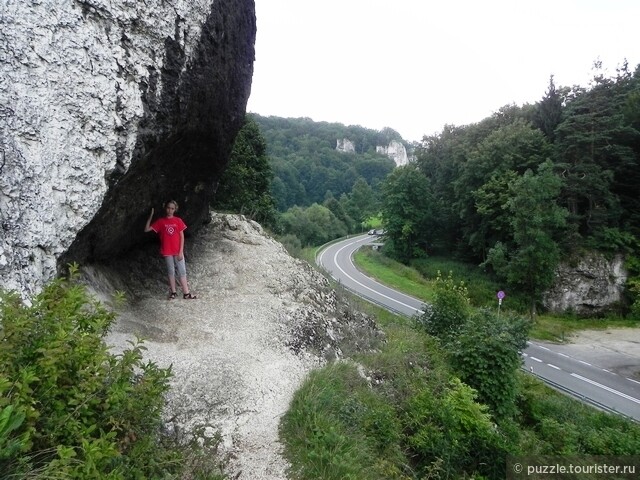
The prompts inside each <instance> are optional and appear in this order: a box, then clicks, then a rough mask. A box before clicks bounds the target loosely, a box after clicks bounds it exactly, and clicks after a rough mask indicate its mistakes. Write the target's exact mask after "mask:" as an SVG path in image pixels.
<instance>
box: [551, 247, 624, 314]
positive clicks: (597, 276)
mask: <svg viewBox="0 0 640 480" xmlns="http://www.w3.org/2000/svg"><path fill="white" fill-rule="evenodd" d="M626 281H627V272H626V270H625V268H624V258H623V257H622V256H621V255H616V256H615V257H613V258H611V259H608V258H606V257H605V256H603V255H601V254H596V253H590V254H587V255H584V256H582V257H581V258H579V259H576V260H575V261H572V262H568V263H564V264H562V265H561V266H560V267H559V268H558V270H557V272H556V279H555V282H554V287H553V288H552V289H550V290H549V291H548V292H547V293H546V294H545V296H544V300H543V304H544V306H545V308H547V309H549V310H551V311H553V312H566V311H572V312H575V313H576V314H578V315H585V316H586V315H589V316H593V315H598V314H603V313H606V312H607V311H609V310H611V308H612V307H613V306H614V305H616V304H619V303H620V302H622V301H623V292H624V285H625V282H626Z"/></svg>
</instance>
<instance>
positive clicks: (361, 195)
mask: <svg viewBox="0 0 640 480" xmlns="http://www.w3.org/2000/svg"><path fill="white" fill-rule="evenodd" d="M347 198H348V201H347V210H348V212H349V216H351V218H353V219H355V220H356V221H357V222H359V223H362V222H364V221H365V220H367V219H368V218H369V217H371V216H372V215H375V214H377V213H378V206H377V204H376V203H377V202H376V200H375V196H374V194H373V190H372V189H371V187H370V186H369V184H368V183H367V182H366V181H365V179H364V178H362V177H360V178H358V180H356V183H354V184H353V188H352V189H351V193H350V194H349V195H348V197H347Z"/></svg>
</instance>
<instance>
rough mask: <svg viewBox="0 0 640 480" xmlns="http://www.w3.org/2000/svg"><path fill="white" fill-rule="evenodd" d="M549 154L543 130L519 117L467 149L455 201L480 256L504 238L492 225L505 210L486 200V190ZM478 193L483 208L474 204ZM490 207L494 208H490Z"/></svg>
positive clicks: (501, 184)
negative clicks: (482, 199)
mask: <svg viewBox="0 0 640 480" xmlns="http://www.w3.org/2000/svg"><path fill="white" fill-rule="evenodd" d="M550 156H551V148H550V145H549V143H548V141H547V140H546V139H545V137H544V135H543V134H542V132H541V131H540V130H537V129H535V128H532V127H531V125H530V124H528V123H525V122H523V121H522V120H516V121H514V122H513V123H510V124H508V125H506V126H504V127H501V128H499V129H497V130H494V131H493V132H491V133H490V134H489V135H487V137H486V138H485V139H484V140H483V141H482V142H481V143H480V144H479V145H478V146H477V147H476V148H475V149H473V150H472V151H471V152H470V153H469V158H468V160H467V162H466V163H465V164H464V166H463V168H462V169H461V171H460V175H459V176H458V178H457V179H456V180H454V185H455V196H456V202H455V205H456V207H457V210H458V214H459V215H460V217H461V218H463V219H464V225H463V230H462V231H463V235H464V238H465V240H466V241H467V244H468V245H469V246H470V247H471V249H472V250H473V252H474V253H475V254H476V255H478V257H479V258H482V259H484V258H485V255H486V251H487V249H489V248H490V247H491V246H492V245H493V244H494V243H495V242H496V241H505V237H504V233H501V232H499V231H497V230H495V229H493V227H494V226H496V221H497V220H499V219H501V217H502V215H503V213H504V212H503V211H502V210H501V209H498V210H497V211H496V210H495V209H496V208H498V206H497V205H495V204H494V205H492V204H491V202H489V201H487V200H489V199H488V197H487V194H488V193H492V194H497V193H499V191H498V190H497V188H500V187H504V186H506V185H504V180H507V179H510V178H511V176H512V175H513V173H515V174H517V175H522V174H523V173H524V172H525V171H526V170H527V169H531V168H535V167H537V166H538V165H540V164H541V163H542V162H544V161H545V160H546V159H547V158H549V157H550ZM501 180H502V182H501ZM487 183H490V185H486V184H487ZM481 197H484V199H485V201H484V203H483V207H484V210H483V211H482V212H481V211H479V210H478V206H477V201H478V200H479V199H481ZM489 207H491V208H493V211H489Z"/></svg>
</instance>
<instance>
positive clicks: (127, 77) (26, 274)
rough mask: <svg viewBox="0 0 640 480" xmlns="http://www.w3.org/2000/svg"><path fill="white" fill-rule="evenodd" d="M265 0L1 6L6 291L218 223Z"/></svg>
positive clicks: (0, 182) (1, 278)
mask: <svg viewBox="0 0 640 480" xmlns="http://www.w3.org/2000/svg"><path fill="white" fill-rule="evenodd" d="M255 33H256V21H255V8H254V2H253V0H174V1H171V2H167V1H164V0H147V1H144V2H140V1H135V2H132V1H128V0H109V1H107V0H40V1H37V2H36V1H33V2H26V1H25V2H23V1H19V2H18V1H14V2H6V1H5V2H1V5H0V287H4V288H9V289H15V290H18V291H20V292H22V293H23V294H25V295H28V294H29V293H32V292H34V291H37V290H38V289H39V287H40V286H41V285H42V282H43V281H45V280H47V279H49V278H51V277H52V276H54V275H55V273H56V271H57V267H58V265H62V264H65V263H66V262H68V261H72V260H77V261H80V262H84V261H86V260H88V259H99V258H102V259H104V258H110V257H113V256H115V255H118V254H119V252H121V251H123V250H126V249H127V248H129V247H131V246H133V245H135V244H136V243H139V242H141V241H143V238H144V236H143V232H142V226H143V225H144V222H145V218H146V217H147V215H148V213H149V210H150V208H151V207H155V208H156V210H158V209H160V208H161V205H162V202H163V200H165V199H167V198H175V199H176V200H177V201H178V202H179V203H181V205H182V208H181V211H182V212H183V214H184V216H185V217H186V218H185V219H186V221H187V223H188V224H189V225H190V226H191V228H192V229H193V228H196V227H197V226H198V225H200V224H201V223H202V222H203V221H205V220H206V219H207V218H208V206H209V202H210V199H211V196H212V195H213V193H214V191H215V186H216V182H217V179H218V178H219V177H220V174H221V172H222V171H223V170H224V168H225V166H226V163H227V162H228V158H229V153H230V149H231V146H232V143H233V140H234V138H235V135H236V133H237V131H238V130H239V128H240V127H241V125H242V122H243V118H244V114H245V109H246V103H247V99H248V97H249V92H250V85H251V78H252V75H253V61H254V41H255Z"/></svg>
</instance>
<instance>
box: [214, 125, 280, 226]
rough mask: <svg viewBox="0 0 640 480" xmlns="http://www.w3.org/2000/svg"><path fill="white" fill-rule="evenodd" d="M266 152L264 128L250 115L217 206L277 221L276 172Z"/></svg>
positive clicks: (267, 221)
mask: <svg viewBox="0 0 640 480" xmlns="http://www.w3.org/2000/svg"><path fill="white" fill-rule="evenodd" d="M266 151H267V145H266V143H265V140H264V137H263V136H262V134H261V132H260V127H259V126H258V124H257V123H256V121H255V120H254V119H253V118H252V117H251V116H248V117H247V118H246V119H245V123H244V125H243V127H242V128H241V129H240V131H239V132H238V136H237V137H236V140H235V142H234V144H233V149H232V150H231V157H230V160H229V165H227V168H226V169H225V171H224V173H223V174H222V177H221V179H220V183H219V185H218V189H217V191H216V197H215V202H214V204H213V206H214V208H217V209H220V210H229V211H233V212H238V213H241V214H244V215H247V216H248V217H249V218H252V219H254V220H256V221H258V222H261V223H264V224H266V225H273V224H274V223H275V217H276V211H275V202H274V200H273V197H272V194H271V179H272V177H273V172H272V170H271V166H270V164H269V159H268V157H267V154H266Z"/></svg>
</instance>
